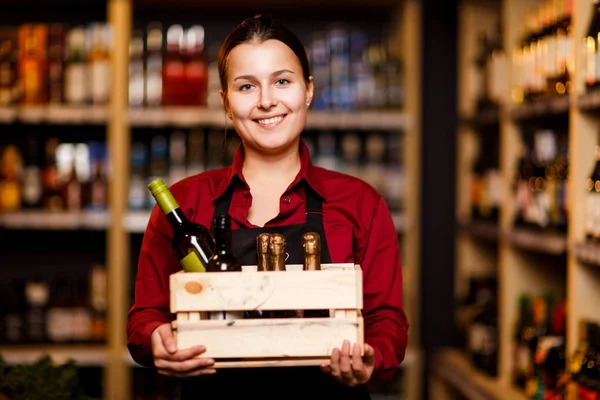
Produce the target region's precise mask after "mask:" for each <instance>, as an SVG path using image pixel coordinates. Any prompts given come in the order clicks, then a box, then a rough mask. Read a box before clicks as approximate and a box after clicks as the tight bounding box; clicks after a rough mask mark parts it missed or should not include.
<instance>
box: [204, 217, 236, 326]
mask: <svg viewBox="0 0 600 400" xmlns="http://www.w3.org/2000/svg"><path fill="white" fill-rule="evenodd" d="M212 233H213V235H214V238H215V241H216V251H215V254H214V255H213V256H212V257H211V258H210V260H209V262H208V265H207V267H206V270H207V272H240V271H241V270H242V266H241V264H240V263H239V261H238V260H237V258H236V257H235V256H234V255H233V253H232V252H231V217H230V216H229V214H225V215H216V216H214V217H213V220H212ZM243 314H244V313H243V312H237V311H227V312H211V313H210V319H240V318H243Z"/></svg>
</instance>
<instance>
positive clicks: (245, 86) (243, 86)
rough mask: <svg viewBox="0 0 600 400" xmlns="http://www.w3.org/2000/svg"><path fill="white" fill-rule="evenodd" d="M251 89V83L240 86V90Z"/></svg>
mask: <svg viewBox="0 0 600 400" xmlns="http://www.w3.org/2000/svg"><path fill="white" fill-rule="evenodd" d="M250 89H252V85H250V84H249V83H246V84H245V85H242V86H240V90H250Z"/></svg>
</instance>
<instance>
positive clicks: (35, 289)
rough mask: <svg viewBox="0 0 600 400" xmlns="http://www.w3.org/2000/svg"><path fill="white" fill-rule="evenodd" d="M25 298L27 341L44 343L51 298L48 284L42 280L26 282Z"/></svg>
mask: <svg viewBox="0 0 600 400" xmlns="http://www.w3.org/2000/svg"><path fill="white" fill-rule="evenodd" d="M24 289H25V293H24V298H25V300H26V302H27V310H26V312H25V316H24V320H25V321H24V322H25V324H24V325H25V332H26V335H27V338H26V341H27V342H30V343H43V342H45V341H46V340H47V339H46V311H47V306H48V300H49V297H50V289H49V287H48V283H47V282H46V281H44V280H41V279H31V280H27V281H26V282H25V288H24Z"/></svg>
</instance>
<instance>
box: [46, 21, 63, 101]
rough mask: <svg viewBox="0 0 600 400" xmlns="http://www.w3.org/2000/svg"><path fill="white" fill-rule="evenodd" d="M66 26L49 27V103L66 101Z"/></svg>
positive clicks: (52, 25)
mask: <svg viewBox="0 0 600 400" xmlns="http://www.w3.org/2000/svg"><path fill="white" fill-rule="evenodd" d="M66 35H67V26H66V25H65V24H51V25H50V26H48V102H49V103H52V104H62V103H63V102H64V100H65V63H64V61H65V60H64V56H65V38H66Z"/></svg>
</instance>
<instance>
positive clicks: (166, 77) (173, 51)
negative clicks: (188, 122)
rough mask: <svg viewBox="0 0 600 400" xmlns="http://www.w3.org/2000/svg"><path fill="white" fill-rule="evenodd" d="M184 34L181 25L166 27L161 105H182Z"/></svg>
mask: <svg viewBox="0 0 600 400" xmlns="http://www.w3.org/2000/svg"><path fill="white" fill-rule="evenodd" d="M184 39H185V35H184V30H183V27H182V26H181V25H178V24H177V25H171V26H170V27H169V29H167V48H166V51H165V54H164V57H163V71H162V73H163V76H162V105H182V104H183V99H184V93H185V86H184V83H185V81H184V78H185V75H184V60H183V55H182V50H183V49H182V45H183V43H184Z"/></svg>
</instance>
